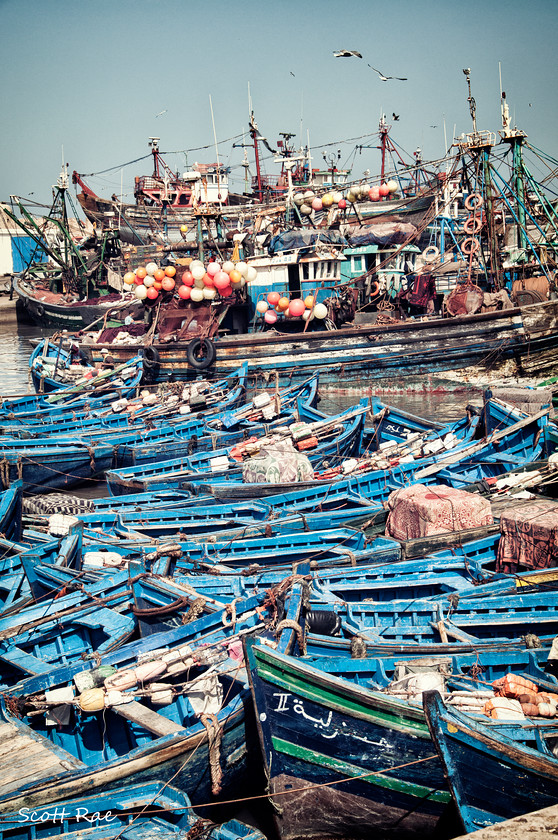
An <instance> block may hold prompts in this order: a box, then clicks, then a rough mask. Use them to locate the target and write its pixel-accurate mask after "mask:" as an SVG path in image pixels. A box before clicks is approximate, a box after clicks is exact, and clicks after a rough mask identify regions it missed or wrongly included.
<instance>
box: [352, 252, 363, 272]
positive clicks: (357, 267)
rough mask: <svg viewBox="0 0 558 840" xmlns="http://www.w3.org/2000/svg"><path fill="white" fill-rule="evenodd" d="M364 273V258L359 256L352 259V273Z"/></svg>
mask: <svg viewBox="0 0 558 840" xmlns="http://www.w3.org/2000/svg"><path fill="white" fill-rule="evenodd" d="M363 271H364V256H363V255H362V254H359V256H357V257H351V273H352V274H358V273H360V274H362V272H363Z"/></svg>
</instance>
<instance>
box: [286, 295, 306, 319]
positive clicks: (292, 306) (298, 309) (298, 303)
mask: <svg viewBox="0 0 558 840" xmlns="http://www.w3.org/2000/svg"><path fill="white" fill-rule="evenodd" d="M305 309H306V306H305V303H304V301H303V300H301V299H300V298H294V300H291V302H290V303H289V315H291V316H292V317H293V318H300V317H301V315H302V313H303V312H304V310H305Z"/></svg>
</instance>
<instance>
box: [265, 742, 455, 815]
mask: <svg viewBox="0 0 558 840" xmlns="http://www.w3.org/2000/svg"><path fill="white" fill-rule="evenodd" d="M271 740H272V743H273V747H274V749H275V750H277V752H280V753H283V754H284V755H288V756H290V757H291V758H297V759H299V760H301V761H306V762H307V763H308V764H316V765H319V766H320V767H327V769H328V770H332V771H333V772H335V773H339V774H341V775H343V776H345V777H347V778H351V779H354V778H356V777H362V778H359V781H361V782H364V783H365V784H369V785H376V786H377V787H382V788H387V789H388V790H393V791H396V792H397V793H403V794H405V795H406V796H410V797H412V798H415V799H428V800H429V801H430V802H440V803H442V804H446V803H447V802H449V801H450V800H451V794H450V793H449V792H448V791H440V790H434V789H433V788H427V787H425V786H424V785H417V784H415V783H414V782H407V781H405V780H404V779H393V778H390V777H389V776H386V775H384V774H383V773H374V771H371V775H369V776H363V775H362V771H363V768H362V767H356V766H355V765H354V764H349V762H347V761H341V760H340V759H338V758H332V757H331V756H328V755H323V753H317V752H315V751H314V750H309V749H308V748H307V747H301V746H300V745H299V744H291V743H290V742H289V741H284V740H283V739H282V738H276V737H274V736H273V737H272V739H271Z"/></svg>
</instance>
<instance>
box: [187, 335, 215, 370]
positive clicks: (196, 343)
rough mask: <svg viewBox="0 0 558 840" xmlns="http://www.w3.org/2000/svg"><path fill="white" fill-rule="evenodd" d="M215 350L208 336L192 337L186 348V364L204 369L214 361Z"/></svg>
mask: <svg viewBox="0 0 558 840" xmlns="http://www.w3.org/2000/svg"><path fill="white" fill-rule="evenodd" d="M216 357H217V351H216V349H215V345H214V343H213V342H212V341H211V339H210V338H194V339H193V340H192V341H191V342H190V344H189V345H188V347H187V348H186V358H187V359H188V364H189V365H190V366H191V367H193V368H196V369H197V370H206V369H207V368H208V367H211V365H212V364H213V363H214V361H215V359H216Z"/></svg>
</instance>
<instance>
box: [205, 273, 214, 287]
mask: <svg viewBox="0 0 558 840" xmlns="http://www.w3.org/2000/svg"><path fill="white" fill-rule="evenodd" d="M202 280H203V282H204V285H205V286H211V287H213V286H214V285H215V275H214V274H210V273H209V271H206V272H205V274H204V275H203V277H202Z"/></svg>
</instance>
